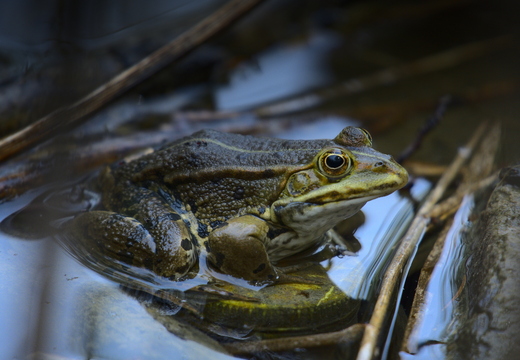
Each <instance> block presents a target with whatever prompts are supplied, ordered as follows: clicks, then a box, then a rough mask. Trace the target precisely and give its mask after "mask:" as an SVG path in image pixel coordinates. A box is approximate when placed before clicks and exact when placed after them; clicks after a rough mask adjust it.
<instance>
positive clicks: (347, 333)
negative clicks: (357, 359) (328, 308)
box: [222, 324, 365, 355]
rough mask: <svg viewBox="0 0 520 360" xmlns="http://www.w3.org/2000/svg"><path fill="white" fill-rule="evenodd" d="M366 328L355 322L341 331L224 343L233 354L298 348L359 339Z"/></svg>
mask: <svg viewBox="0 0 520 360" xmlns="http://www.w3.org/2000/svg"><path fill="white" fill-rule="evenodd" d="M364 329H365V325H364V324H355V325H352V326H350V327H348V328H346V329H343V330H341V331H335V332H330V333H325V334H315V335H304V336H293V337H286V338H277V339H268V340H259V341H249V342H237V343H231V344H222V345H223V346H224V347H225V348H226V349H227V350H228V351H229V352H230V353H231V354H233V355H243V354H252V353H257V352H261V351H286V350H294V349H296V348H311V347H318V346H327V345H334V344H337V343H341V342H355V341H359V339H360V338H361V335H362V334H363V330H364Z"/></svg>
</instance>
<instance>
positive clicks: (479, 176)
mask: <svg viewBox="0 0 520 360" xmlns="http://www.w3.org/2000/svg"><path fill="white" fill-rule="evenodd" d="M499 143H500V126H499V125H498V124H497V125H494V126H493V127H492V128H491V129H489V130H488V131H487V133H486V136H485V138H484V139H483V141H482V142H481V143H480V146H479V148H478V150H477V151H475V155H474V156H473V159H472V160H471V162H470V164H469V166H468V169H467V171H466V172H465V174H464V179H463V181H462V182H461V183H460V185H459V187H458V188H457V190H456V192H455V194H454V195H452V196H451V197H449V198H448V199H446V200H444V201H442V202H441V203H439V204H437V205H435V206H434V207H433V208H432V210H431V211H430V212H429V217H430V218H446V217H448V216H450V215H452V214H454V213H455V212H456V211H457V210H458V208H459V206H460V204H461V202H462V199H463V197H464V196H465V195H466V194H468V193H472V192H474V191H477V190H478V189H481V188H483V187H487V186H489V185H491V184H492V183H493V182H494V181H495V180H496V179H497V177H498V174H497V173H495V174H492V175H489V174H490V173H491V172H492V170H493V162H494V159H495V156H496V153H497V151H498V145H499ZM452 222H453V221H452V219H451V218H449V219H448V220H447V222H446V224H445V226H444V228H443V230H442V232H441V233H440V234H439V236H438V237H437V239H436V241H435V244H434V247H433V248H432V250H431V251H430V254H429V255H428V258H427V260H426V262H425V265H424V266H423V268H422V270H421V275H420V277H419V281H418V286H417V291H416V294H415V297H414V300H413V304H412V309H411V311H410V318H409V320H408V324H407V326H406V331H405V336H404V340H403V343H402V350H403V351H405V352H407V353H416V352H417V350H418V347H417V344H416V343H414V342H413V341H410V339H411V338H413V337H414V329H415V326H416V324H419V323H421V321H422V316H423V312H422V311H421V310H422V309H423V307H424V306H425V305H426V304H425V295H424V294H425V293H426V289H427V287H428V284H429V282H430V277H431V274H432V272H433V270H434V268H435V265H436V264H437V262H438V261H439V259H440V257H441V254H442V251H443V247H444V243H445V240H446V237H447V234H448V232H449V231H450V229H451V225H452ZM464 281H465V278H464ZM460 291H461V288H459V291H458V292H457V294H455V295H454V297H453V298H454V299H455V298H457V297H458V296H459V295H460ZM452 300H453V299H452Z"/></svg>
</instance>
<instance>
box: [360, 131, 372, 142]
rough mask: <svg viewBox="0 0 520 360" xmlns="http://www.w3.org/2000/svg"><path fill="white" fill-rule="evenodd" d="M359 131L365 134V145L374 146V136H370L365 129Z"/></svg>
mask: <svg viewBox="0 0 520 360" xmlns="http://www.w3.org/2000/svg"><path fill="white" fill-rule="evenodd" d="M359 129H360V130H361V131H362V132H363V134H365V139H366V141H364V143H365V145H366V146H372V135H370V133H369V132H368V131H367V130H365V129H363V128H359Z"/></svg>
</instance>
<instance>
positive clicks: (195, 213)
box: [71, 127, 408, 283]
mask: <svg viewBox="0 0 520 360" xmlns="http://www.w3.org/2000/svg"><path fill="white" fill-rule="evenodd" d="M407 179H408V174H407V173H406V170H404V169H403V168H402V167H401V166H400V165H399V164H397V163H396V162H395V161H394V160H393V159H392V158H391V157H390V156H388V155H384V154H381V153H379V152H377V151H375V150H374V149H372V148H371V139H370V135H369V134H368V133H367V132H366V131H365V130H363V129H359V128H354V127H347V128H345V129H343V130H342V131H341V133H340V134H339V135H338V136H337V137H336V138H334V139H333V140H310V141H309V140H306V141H303V140H292V141H290V140H281V139H271V138H258V137H252V136H242V135H235V134H227V133H220V132H217V131H211V130H208V131H200V132H197V133H195V134H193V135H191V136H189V137H186V138H183V139H180V140H178V141H175V142H173V143H171V144H169V145H167V146H165V147H163V148H162V149H159V150H157V151H156V152H154V153H152V154H150V155H147V156H143V157H141V158H139V159H137V160H134V161H132V162H129V163H123V164H118V165H114V166H112V167H109V168H106V169H105V170H104V171H102V173H101V174H100V176H99V178H98V179H97V182H96V186H97V188H98V190H99V191H100V192H101V193H102V199H103V200H102V201H103V207H104V209H102V210H93V211H90V212H85V213H83V214H80V215H79V216H77V217H76V218H75V219H74V220H73V221H72V223H71V229H72V231H73V232H74V235H75V236H76V237H77V238H80V239H81V240H82V241H84V242H86V243H87V244H88V245H89V246H91V247H97V248H98V249H100V250H101V251H102V252H103V253H104V254H106V255H107V256H111V257H113V258H115V259H117V260H119V261H123V262H125V263H127V264H130V265H133V266H138V267H144V268H147V269H150V270H152V271H154V272H155V273H157V274H158V275H160V276H164V277H168V278H170V279H173V280H179V279H182V278H183V277H184V276H186V274H187V273H188V271H189V270H190V269H192V268H193V266H194V265H195V264H196V262H197V259H198V258H199V256H200V255H201V254H204V255H205V256H204V258H205V259H206V260H207V261H208V263H209V264H210V266H211V267H212V268H214V269H216V270H217V271H219V272H221V273H225V274H229V275H232V276H234V277H237V278H242V279H245V280H248V281H251V282H260V283H265V282H273V281H276V280H277V278H278V277H279V274H280V272H279V270H278V269H277V268H276V266H275V265H274V264H273V263H275V262H276V261H278V260H280V259H282V258H284V257H287V256H289V255H292V254H295V253H297V252H299V251H302V250H304V249H306V248H309V247H310V246H312V245H313V244H315V243H316V242H318V241H321V239H322V238H323V236H324V234H325V233H326V232H327V231H328V230H329V229H331V228H332V227H333V226H335V225H336V224H337V223H338V222H339V221H341V220H343V219H345V218H347V217H350V216H352V215H353V214H354V213H356V212H357V211H358V210H359V209H360V208H361V207H362V206H363V205H364V204H365V202H366V201H368V200H371V199H374V198H376V197H379V196H384V195H387V194H389V193H391V192H393V191H395V190H397V189H399V188H401V187H402V186H404V185H405V184H406V182H407Z"/></svg>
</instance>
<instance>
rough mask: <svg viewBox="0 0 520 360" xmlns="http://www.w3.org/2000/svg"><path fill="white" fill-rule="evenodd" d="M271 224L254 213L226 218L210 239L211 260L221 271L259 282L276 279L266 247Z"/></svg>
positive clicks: (208, 247)
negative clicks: (224, 222)
mask: <svg viewBox="0 0 520 360" xmlns="http://www.w3.org/2000/svg"><path fill="white" fill-rule="evenodd" d="M268 231H269V226H268V225H267V223H266V222H265V221H264V220H262V219H260V218H258V217H255V216H252V215H246V216H241V217H238V218H234V219H231V220H229V221H227V223H226V225H224V226H222V227H220V228H218V229H215V230H213V231H212V232H211V234H210V235H209V237H208V239H207V243H206V245H207V246H206V248H207V250H208V257H207V258H208V261H209V262H210V263H211V264H212V265H213V266H214V267H215V268H216V269H217V270H219V271H220V272H222V273H225V274H229V275H231V276H234V277H236V278H241V279H245V280H248V281H257V282H272V281H275V280H276V279H277V273H276V270H275V268H274V266H273V265H272V264H271V262H270V261H269V257H268V255H267V252H266V249H265V245H264V244H265V241H267V233H268Z"/></svg>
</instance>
